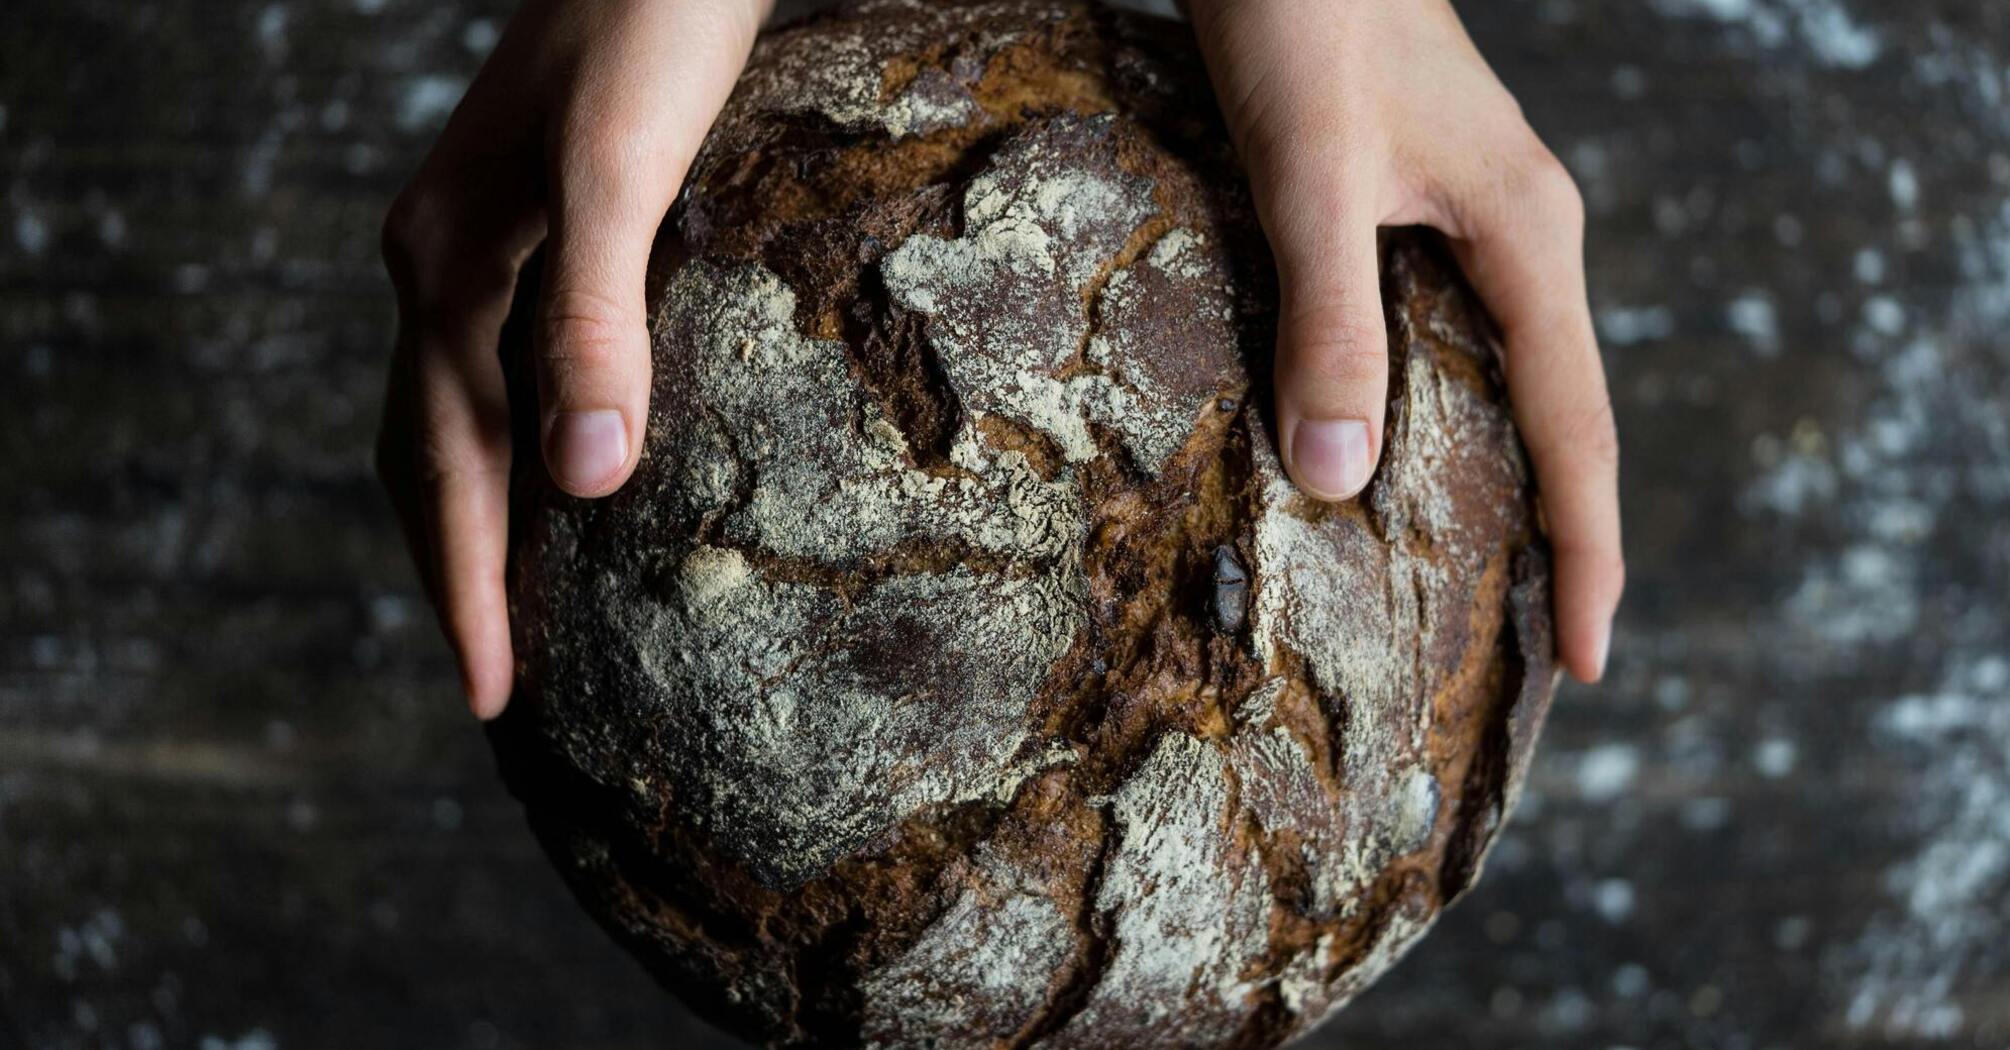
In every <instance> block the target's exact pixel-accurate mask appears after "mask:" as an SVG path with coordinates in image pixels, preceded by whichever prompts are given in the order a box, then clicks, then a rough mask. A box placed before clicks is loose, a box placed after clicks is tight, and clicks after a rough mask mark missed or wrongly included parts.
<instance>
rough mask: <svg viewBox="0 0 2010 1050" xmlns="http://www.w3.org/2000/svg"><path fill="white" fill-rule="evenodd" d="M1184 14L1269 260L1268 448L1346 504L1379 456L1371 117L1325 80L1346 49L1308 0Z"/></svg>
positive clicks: (1377, 147) (1334, 24) (1385, 384)
mask: <svg viewBox="0 0 2010 1050" xmlns="http://www.w3.org/2000/svg"><path fill="white" fill-rule="evenodd" d="M1231 8H1232V10H1231ZM1193 14H1194V18H1195V21H1196V29H1197V31H1198V35H1199V39H1200V42H1201V46H1202V50H1203V52H1204V53H1205V54H1206V57H1207V62H1208V70H1209V73H1210V75H1211V76H1212V77H1213V79H1214V81H1215V83H1216V87H1217V93H1218V94H1219V95H1220V96H1221V98H1222V99H1223V111H1224V114H1225V115H1226V116H1227V118H1228V121H1229V126H1230V130H1231V131H1232V132H1233V134H1234V136H1235V138H1236V141H1237V144H1238V145H1239V146H1240V147H1241V152H1242V155H1243V159H1244V161H1245V163H1246V164H1247V165H1248V168H1249V176H1250V188H1251V191H1252V193H1253V195H1254V197H1255V202H1256V206H1257V210H1258V213H1259V215H1260V216H1261V218H1262V221H1263V228H1264V232H1265V234H1266V235H1268V237H1269V240H1270V245H1271V250H1272V252H1273V254H1274V255H1275V257H1276V260H1277V276H1278V281H1279V307H1280V314H1279V317H1280V323H1279V327H1278V333H1277V358H1276V373H1275V388H1276V395H1275V396H1276V408H1277V424H1278V434H1277V436H1278V445H1279V448H1278V451H1279V453H1280V455H1281V456H1282V458H1283V460H1284V465H1285V470H1286V471H1287V472H1288V473H1289V474H1290V475H1291V478H1292V480H1293V481H1294V482H1296V483H1297V485H1298V487H1299V488H1300V489H1301V490H1302V491H1304V492H1305V493H1307V494H1308V495H1311V496H1313V497H1315V498H1318V499H1323V500H1344V499H1349V498H1351V497H1353V496H1354V495H1356V494H1357V493H1359V492H1360V491H1361V489H1362V488H1363V487H1365V486H1366V485H1367V484H1368V479H1369V477H1370V476H1371V475H1372V474H1373V472H1374V468H1375V464H1376V462H1377V461H1378V460H1379V459H1380V457H1381V453H1382V420H1383V414H1384V411H1385V409H1386V406H1387V403H1388V388H1389V364H1388V329H1387V326H1386V325H1385V323H1384V320H1383V317H1382V281H1381V266H1380V256H1379V251H1378V249H1377V247H1376V242H1375V231H1376V227H1377V226H1378V225H1380V224H1381V222H1382V220H1383V219H1384V218H1385V217H1386V216H1387V215H1388V213H1389V211H1390V208H1391V204H1390V203H1389V202H1388V201H1386V200H1385V199H1384V180H1383V179H1382V177H1381V170H1382V167H1383V156H1382V154H1383V152H1384V150H1383V149H1382V144H1381V142H1380V140H1379V137H1378V136H1377V134H1376V133H1375V132H1374V131H1373V130H1372V121H1370V120H1368V119H1366V118H1367V111H1366V109H1365V108H1364V107H1363V106H1362V104H1361V100H1359V99H1355V98H1350V97H1348V95H1347V93H1346V92H1345V91H1342V90H1339V89H1338V87H1337V86H1336V85H1335V83H1334V80H1333V71H1332V68H1331V67H1332V64H1333V61H1334V56H1341V55H1346V54H1348V53H1349V51H1350V49H1351V47H1352V45H1351V44H1350V43H1348V42H1347V41H1346V40H1345V39H1343V34H1341V33H1340V27H1339V26H1338V22H1339V21H1340V20H1338V19H1334V18H1332V17H1331V16H1330V12H1326V11H1322V10H1320V9H1319V7H1318V5H1317V4H1305V3H1301V2H1282V3H1268V4H1260V5H1259V4H1240V5H1230V4H1225V3H1223V2H1222V0H1206V2H1202V3H1197V4H1195V5H1194V9H1193ZM1349 28H1351V27H1349ZM1308 37H1310V38H1311V39H1307V38H1308ZM1286 44H1288V45H1289V46H1285V45H1286Z"/></svg>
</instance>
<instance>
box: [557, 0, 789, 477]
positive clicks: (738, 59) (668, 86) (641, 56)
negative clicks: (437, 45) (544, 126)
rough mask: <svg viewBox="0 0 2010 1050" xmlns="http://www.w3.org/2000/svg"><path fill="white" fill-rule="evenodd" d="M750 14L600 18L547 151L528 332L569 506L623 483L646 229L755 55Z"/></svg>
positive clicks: (639, 338) (648, 7)
mask: <svg viewBox="0 0 2010 1050" xmlns="http://www.w3.org/2000/svg"><path fill="white" fill-rule="evenodd" d="M760 15H761V8H760V5H757V4H750V3H745V2H740V3H716V2H715V3H685V4H655V3H649V4H641V5H634V6H631V7H629V8H628V9H626V10H625V11H621V12H616V13H615V14H613V15H610V16H609V17H611V18H613V19H615V23H614V24H609V25H606V26H602V27H597V28H596V30H595V31H594V33H593V34H592V36H593V39H594V40H595V41H596V43H595V44H594V47H593V49H592V51H591V52H590V54H589V55H588V58H587V60H586V61H584V62H583V63H582V64H581V66H580V72H579V76H578V80H577V82H576V83H575V84H574V85H573V87H572V91H571V96H570V102H569V103H568V107H567V109H566V110H565V112H564V113H562V114H561V115H560V117H559V118H558V120H557V123H556V127H555V136H556V137H555V141H554V143H553V145H552V171H551V173H550V176H549V182H550V185H551V200H550V208H551V219H552V225H551V239H550V242H549V245H548V247H549V255H548V257H547V264H546V270H545V284H544V291H543V298H542V301H541V303H540V312H539V321H538V333H539V338H538V348H537V365H538V396H539V402H540V412H541V419H540V429H539V433H540V434H541V435H542V442H543V451H544V459H545V464H546V466H547V467H548V468H549V470H550V471H551V476H552V479H553V480H554V481H555V482H556V483H557V484H558V485H559V487H561V488H563V489H564V490H565V491H567V492H570V493H572V494H573V495H575V496H584V497H594V496H604V495H607V494H608V493H611V492H613V491H614V490H615V489H617V488H619V487H620V486H621V485H622V483H623V482H625V481H627V479H628V476H629V475H630V474H631V473H632V472H633V471H634V468H635V463H636V461H637V459H638V458H639V456H640V454H641V449H642V435H643V428H644V425H645V424H646V422H647V419H648V410H649V374H650V354H649V332H648V324H647V317H646V314H645V302H644V287H643V286H644V279H645V274H646V271H647V269H648V265H649V252H650V248H651V246H652V245H653V244H654V242H655V238H656V231H657V227H658V226H660V225H661V223H662V221H663V217H664V215H665V213H666V212H668V211H669V209H670V205H671V202H672V201H673V200H675V198H676V196H677V192H678V188H679V187H680V186H681V185H682V183H683V181H684V174H685V170H686V168H687V167H688V166H689V164H690V161H691V158H692V156H693V155H694V154H695V153H696V152H697V149H698V144H699V142H700V141H701V140H702V139H703V137H704V135H705V132H706V130H707V129H708V128H709V127H710V126H711V122H712V119H713V117H715V116H716V115H717V114H718V110H719V108H720V107H721V106H722V105H724V104H725V99H726V95H727V93H728V92H729V91H730V90H731V89H732V85H733V81H734V78H735V77H736V76H737V75H738V73H739V69H740V66H741V65H742V64H743V63H744V62H745V60H746V56H747V52H748V51H749V50H750V49H751V48H752V46H753V39H754V33H755V30H756V29H757V28H758V25H759V18H760Z"/></svg>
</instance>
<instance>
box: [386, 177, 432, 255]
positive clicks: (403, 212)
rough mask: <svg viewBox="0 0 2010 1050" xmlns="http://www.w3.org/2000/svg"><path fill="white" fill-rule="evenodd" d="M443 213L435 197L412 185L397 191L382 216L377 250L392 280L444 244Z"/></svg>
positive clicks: (423, 187) (422, 186) (421, 185)
mask: <svg viewBox="0 0 2010 1050" xmlns="http://www.w3.org/2000/svg"><path fill="white" fill-rule="evenodd" d="M445 213H446V209H445V207H444V206H443V204H442V202H441V200H440V198H439V195H438V194H436V193H434V192H432V191H431V190H430V189H429V188H427V187H426V186H425V185H424V184H422V183H417V182H414V183H413V184H411V185H409V186H407V187H405V189H404V190H402V191H400V192H399V194H398V196H397V197H396V198H395V199H394V200H392V202H391V207H390V209H389V210H388V211H386V212H385V214H384V228H383V234H382V237H381V247H382V251H383V255H384V262H385V264H386V265H387V266H388V267H389V268H390V270H391V272H392V274H393V275H394V276H398V275H403V274H410V273H412V272H413V271H415V270H417V269H418V268H419V267H420V266H421V265H422V264H423V263H424V261H425V260H426V259H428V258H431V257H434V256H436V255H437V254H438V252H439V251H440V248H441V246H442V245H443V244H444V243H445V241H446V239H447V237H446V226H447V223H446V214H445Z"/></svg>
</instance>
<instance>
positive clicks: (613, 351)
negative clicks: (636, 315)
mask: <svg viewBox="0 0 2010 1050" xmlns="http://www.w3.org/2000/svg"><path fill="white" fill-rule="evenodd" d="M632 327H633V323H632V320H631V318H630V316H629V311H628V310H626V309H625V308H623V307H622V306H621V305H620V304H619V303H616V302H615V301H614V300H613V299H611V298H609V297H608V296H606V295H604V294H601V293H598V292H589V291H585V290H580V289H566V290H560V291H556V292H554V293H552V295H551V297H550V298H549V299H548V300H547V301H546V303H545V307H544V311H543V314H542V318H541V320H540V322H539V332H540V335H541V336H542V339H541V343H540V346H541V353H540V356H541V357H542V358H543V360H544V361H545V364H546V366H547V367H549V368H551V369H552V370H553V371H554V372H557V373H560V374H561V375H563V374H568V373H574V372H591V371H598V370H601V369H604V368H606V367H608V366H610V365H612V364H614V363H615V362H616V361H617V360H619V358H620V356H621V352H622V348H623V345H624V343H625V342H626V340H627V338H628V337H629V335H630V334H631V331H630V330H631V328H632Z"/></svg>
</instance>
